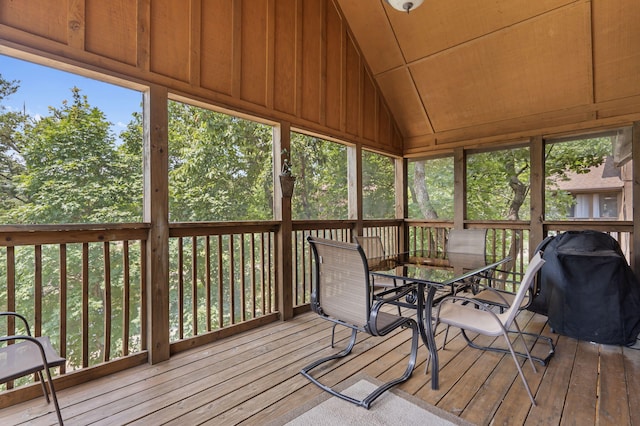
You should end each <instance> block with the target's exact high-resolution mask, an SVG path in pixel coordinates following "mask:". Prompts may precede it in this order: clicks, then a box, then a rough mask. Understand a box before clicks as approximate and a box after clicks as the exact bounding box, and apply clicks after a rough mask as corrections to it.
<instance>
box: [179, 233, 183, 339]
mask: <svg viewBox="0 0 640 426" xmlns="http://www.w3.org/2000/svg"><path fill="white" fill-rule="evenodd" d="M178 333H179V335H180V340H182V339H184V243H183V241H182V237H180V238H178Z"/></svg>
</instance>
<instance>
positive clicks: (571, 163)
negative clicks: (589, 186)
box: [545, 137, 612, 220]
mask: <svg viewBox="0 0 640 426" xmlns="http://www.w3.org/2000/svg"><path fill="white" fill-rule="evenodd" d="M611 151H612V144H611V138H610V137H600V138H591V139H580V140H575V141H568V142H557V143H552V144H548V145H547V146H546V148H545V185H546V186H545V188H546V192H545V217H546V219H547V220H554V219H556V220H557V219H563V218H565V217H566V215H567V212H568V211H569V208H570V207H571V206H572V204H573V203H574V202H575V201H574V198H573V196H572V195H571V194H569V193H568V192H566V191H562V190H560V189H559V188H558V183H559V182H562V181H566V180H568V173H569V172H573V173H577V174H584V173H588V172H589V170H590V169H591V168H592V167H594V166H599V165H601V164H602V163H603V162H604V161H605V159H606V157H607V156H608V155H610V154H611Z"/></svg>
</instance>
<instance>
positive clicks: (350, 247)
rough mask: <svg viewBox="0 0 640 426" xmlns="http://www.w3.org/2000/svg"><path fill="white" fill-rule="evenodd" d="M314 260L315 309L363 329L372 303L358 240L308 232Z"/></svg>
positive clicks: (364, 260)
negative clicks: (336, 239)
mask: <svg viewBox="0 0 640 426" xmlns="http://www.w3.org/2000/svg"><path fill="white" fill-rule="evenodd" d="M307 241H309V244H310V245H311V249H312V251H313V255H314V260H315V275H314V276H315V288H314V291H313V294H312V296H311V298H312V300H311V304H312V308H313V310H314V311H315V312H317V313H319V314H321V315H326V316H329V317H330V318H333V319H336V320H339V321H342V322H345V323H347V324H351V325H353V326H354V327H357V328H358V329H363V328H364V326H365V325H366V324H367V321H368V319H369V314H370V311H371V306H370V304H369V301H370V300H371V299H370V290H369V288H370V286H369V268H368V266H367V258H366V257H365V254H364V251H363V250H362V247H360V246H359V245H358V244H351V243H345V242H342V241H334V240H327V239H323V238H316V237H312V236H309V237H307Z"/></svg>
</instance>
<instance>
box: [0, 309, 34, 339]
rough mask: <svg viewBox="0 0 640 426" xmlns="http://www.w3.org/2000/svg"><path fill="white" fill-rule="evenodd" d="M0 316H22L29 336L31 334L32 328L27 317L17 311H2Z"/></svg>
mask: <svg viewBox="0 0 640 426" xmlns="http://www.w3.org/2000/svg"><path fill="white" fill-rule="evenodd" d="M0 317H17V318H20V319H21V320H22V322H23V323H24V327H25V329H26V331H27V336H31V330H30V329H29V323H28V322H27V319H26V318H25V317H24V316H22V315H20V314H19V313H17V312H0Z"/></svg>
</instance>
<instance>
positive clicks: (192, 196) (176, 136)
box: [169, 102, 273, 222]
mask: <svg viewBox="0 0 640 426" xmlns="http://www.w3.org/2000/svg"><path fill="white" fill-rule="evenodd" d="M272 140H273V137H272V128H271V127H270V126H266V125H263V124H260V123H257V122H255V121H249V120H244V119H241V118H237V117H233V116H230V115H226V114H221V113H218V112H215V111H211V110H206V109H202V108H198V107H194V106H190V105H187V104H182V103H178V102H170V103H169V153H170V159H169V182H170V188H169V190H170V201H169V212H170V220H171V221H173V222H187V221H203V220H207V221H216V220H248V219H251V220H269V219H272V218H273V209H272V206H273V171H272V167H273V166H272V164H273V162H272V156H271V155H270V153H271V152H272Z"/></svg>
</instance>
